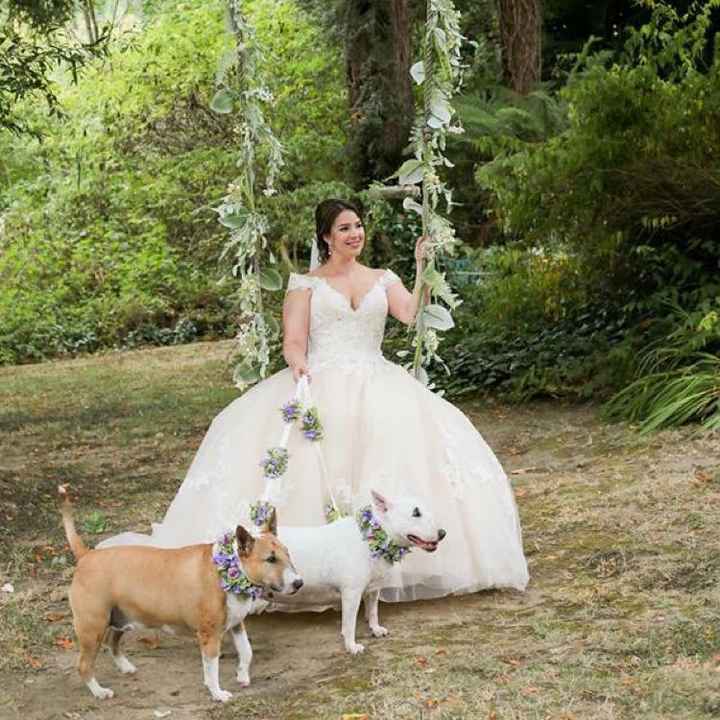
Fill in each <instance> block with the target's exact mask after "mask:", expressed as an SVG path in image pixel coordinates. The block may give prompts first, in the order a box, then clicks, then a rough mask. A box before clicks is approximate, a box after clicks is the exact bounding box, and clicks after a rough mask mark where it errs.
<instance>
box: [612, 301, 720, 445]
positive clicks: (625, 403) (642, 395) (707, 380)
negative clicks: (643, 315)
mask: <svg viewBox="0 0 720 720" xmlns="http://www.w3.org/2000/svg"><path fill="white" fill-rule="evenodd" d="M671 310H672V315H673V316H674V319H675V322H676V328H675V329H674V330H673V331H672V332H671V333H670V334H669V335H668V336H667V338H664V339H662V340H659V341H656V342H655V343H654V344H653V345H652V346H651V347H650V348H649V350H648V351H647V352H646V353H645V355H644V356H643V357H642V358H641V360H640V363H639V365H638V371H637V377H636V379H635V380H634V381H633V382H632V383H631V384H630V385H628V386H627V387H626V388H624V389H623V390H622V391H621V392H619V393H618V394H617V395H615V396H614V397H613V398H612V399H611V400H610V401H609V402H608V403H607V405H606V406H605V415H606V417H607V418H608V419H611V420H620V419H626V420H630V421H631V422H636V423H638V424H639V425H640V430H641V432H642V433H648V432H651V431H653V430H659V429H661V428H666V427H674V426H678V425H683V424H685V423H688V422H692V421H699V422H700V423H701V426H702V428H703V429H705V430H720V302H719V301H717V300H716V303H715V307H711V306H709V305H706V306H705V307H704V308H703V309H702V310H700V311H697V312H687V311H685V310H683V309H682V308H680V307H679V306H677V305H673V306H671Z"/></svg>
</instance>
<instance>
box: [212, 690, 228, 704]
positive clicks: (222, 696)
mask: <svg viewBox="0 0 720 720" xmlns="http://www.w3.org/2000/svg"><path fill="white" fill-rule="evenodd" d="M211 694H212V697H213V700H217V701H218V702H221V703H226V702H227V701H228V700H230V699H231V698H232V693H231V692H228V691H227V690H220V689H219V688H218V689H217V690H213V691H211Z"/></svg>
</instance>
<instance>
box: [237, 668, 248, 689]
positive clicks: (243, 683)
mask: <svg viewBox="0 0 720 720" xmlns="http://www.w3.org/2000/svg"><path fill="white" fill-rule="evenodd" d="M237 681H238V683H240V687H244V688H246V687H249V685H250V673H248V672H247V670H246V671H245V672H243V671H241V670H238V674H237Z"/></svg>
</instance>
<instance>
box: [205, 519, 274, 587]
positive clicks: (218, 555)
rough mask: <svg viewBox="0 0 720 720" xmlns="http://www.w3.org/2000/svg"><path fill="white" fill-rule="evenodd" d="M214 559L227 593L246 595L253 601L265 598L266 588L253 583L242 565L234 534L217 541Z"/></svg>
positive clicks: (221, 537)
mask: <svg viewBox="0 0 720 720" xmlns="http://www.w3.org/2000/svg"><path fill="white" fill-rule="evenodd" d="M212 559H213V563H214V564H215V567H216V568H217V571H218V575H219V576H220V587H221V588H222V589H223V590H224V591H225V592H231V593H233V594H235V595H245V596H246V597H248V598H250V599H251V600H258V599H259V598H262V597H263V595H264V593H265V588H263V586H262V585H255V584H254V583H252V582H251V581H250V578H248V576H247V575H246V574H245V571H244V570H243V568H242V565H241V564H240V558H239V557H238V553H237V544H236V541H235V533H234V532H231V531H230V532H226V533H223V534H222V535H221V536H220V537H219V538H218V539H217V540H216V541H215V543H214V544H213V548H212Z"/></svg>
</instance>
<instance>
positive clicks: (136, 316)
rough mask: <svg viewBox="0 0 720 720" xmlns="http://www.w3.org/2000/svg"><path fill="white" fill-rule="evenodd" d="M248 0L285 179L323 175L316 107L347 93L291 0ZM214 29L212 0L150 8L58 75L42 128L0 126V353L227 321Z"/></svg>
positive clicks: (214, 327) (135, 337)
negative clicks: (272, 93)
mask: <svg viewBox="0 0 720 720" xmlns="http://www.w3.org/2000/svg"><path fill="white" fill-rule="evenodd" d="M173 6H174V4H173ZM213 8H214V10H213ZM250 10H251V11H252V12H253V13H255V15H254V17H256V18H257V26H258V32H260V33H261V34H262V37H263V41H264V44H266V45H267V47H268V48H269V53H270V58H269V68H270V69H271V70H272V72H271V73H270V75H271V83H272V84H274V86H275V87H277V88H280V90H279V91H278V92H277V95H278V98H277V103H276V105H275V112H274V116H273V121H274V122H275V123H277V125H278V127H279V128H281V129H282V132H283V138H284V140H285V141H286V144H287V148H288V168H289V170H288V175H287V178H286V182H287V183H288V184H293V183H297V182H298V179H299V178H302V181H303V184H306V183H312V182H314V181H322V180H325V179H327V177H328V176H329V175H330V174H333V173H334V172H335V169H337V168H338V166H340V167H341V161H340V156H341V149H342V145H343V129H342V123H338V121H337V118H336V117H334V116H333V115H332V113H326V114H324V115H323V114H321V112H320V109H321V108H323V107H332V106H333V105H336V104H337V101H338V98H342V96H343V89H342V85H341V84H340V83H339V81H338V77H337V70H336V63H335V56H334V55H333V53H332V52H331V51H329V50H328V51H327V52H325V53H323V52H322V51H320V52H318V47H319V46H320V39H319V38H318V36H317V33H316V32H315V31H314V30H313V28H312V27H311V26H310V25H309V23H308V22H307V20H306V19H304V18H303V16H302V15H301V14H300V13H299V11H298V10H297V8H296V7H295V5H294V4H293V3H292V2H283V3H274V2H273V3H270V2H261V1H258V2H255V3H252V4H250ZM280 28H282V29H284V30H285V32H279V29H280ZM225 42H226V37H225V30H224V16H223V7H222V4H221V3H219V2H218V3H217V4H215V5H211V6H210V10H209V9H208V6H202V7H191V6H190V5H185V6H182V8H181V9H177V8H175V7H173V8H172V10H171V11H170V10H168V11H167V12H157V13H155V14H153V16H152V17H151V19H150V20H149V22H148V24H147V25H146V26H145V27H144V28H143V29H142V31H141V32H137V33H134V34H132V35H130V36H126V37H123V38H122V39H120V40H118V41H116V45H115V46H114V48H113V51H112V53H111V55H110V58H109V60H108V62H107V63H101V64H98V65H97V67H95V68H94V69H92V70H91V71H89V72H87V73H86V74H85V76H84V77H83V78H81V80H80V82H79V84H78V85H76V86H68V87H66V88H65V90H64V92H63V95H62V98H61V99H62V102H63V106H64V108H65V111H66V113H67V118H66V119H62V118H58V119H51V120H50V121H47V120H46V121H45V125H44V127H43V135H44V139H43V142H42V143H41V144H38V143H37V141H34V140H32V139H24V140H20V141H18V140H17V139H16V138H14V137H12V136H10V135H4V136H0V146H2V154H3V155H4V156H6V157H8V158H9V160H8V161H7V164H6V173H5V179H6V182H5V184H0V208H2V207H3V206H4V207H5V213H4V217H3V231H2V236H0V247H2V253H1V254H0V361H2V362H18V361H25V360H32V359H41V358H45V357H50V356H53V355H56V354H59V353H67V352H71V353H72V352H76V351H79V350H94V349H97V348H99V347H108V346H116V345H133V344H136V343H139V342H180V341H187V340H191V339H193V338H195V337H197V336H199V335H203V336H213V335H218V334H227V333H232V332H233V319H232V318H233V307H232V301H231V299H230V298H228V297H227V293H226V292H225V291H224V289H223V288H222V287H221V286H219V285H218V284H217V279H218V277H219V276H220V272H219V268H218V266H217V258H218V255H219V252H220V249H221V248H222V244H223V243H222V240H221V227H220V226H219V225H218V223H217V221H216V214H215V213H214V211H212V209H211V208H212V207H214V206H215V205H217V204H218V202H219V200H220V198H221V197H222V196H223V194H224V192H225V186H226V184H227V182H228V181H229V180H230V179H231V178H232V177H234V175H235V170H234V168H233V163H234V158H233V156H232V154H231V152H230V149H231V148H232V144H233V137H232V133H231V128H230V124H229V123H228V122H226V121H224V119H223V118H222V117H221V116H217V115H215V114H213V113H212V112H211V111H210V109H209V102H210V99H211V97H212V94H213V92H214V77H215V72H216V69H217V62H218V58H219V57H220V55H221V50H222V48H223V46H224V43H225ZM303 48H306V50H303ZM310 48H312V52H311V51H310ZM296 56H301V57H302V56H306V57H307V58H308V60H307V62H302V61H297V62H290V60H291V58H294V57H296ZM318 78H322V80H323V82H322V83H321V84H316V80H317V79H318ZM275 87H273V89H275ZM298 98H301V101H302V102H303V105H305V104H307V105H308V107H309V108H317V114H315V113H313V112H312V111H309V112H308V113H307V114H304V113H298V112H297V102H298ZM25 112H26V114H27V115H32V114H33V113H35V110H34V108H33V107H32V106H26V108H25ZM37 120H38V122H40V116H39V115H38V117H37ZM308 136H312V139H311V140H307V138H308ZM304 148H307V153H305V152H304ZM1 182H2V181H0V183H1Z"/></svg>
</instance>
